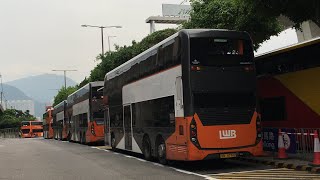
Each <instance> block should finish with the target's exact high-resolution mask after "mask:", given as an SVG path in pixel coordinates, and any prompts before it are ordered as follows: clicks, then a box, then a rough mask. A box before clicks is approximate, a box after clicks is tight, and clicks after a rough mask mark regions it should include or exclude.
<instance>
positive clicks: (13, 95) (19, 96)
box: [3, 84, 31, 101]
mask: <svg viewBox="0 0 320 180" xmlns="http://www.w3.org/2000/svg"><path fill="white" fill-rule="evenodd" d="M3 92H4V96H5V99H6V100H8V101H10V100H31V98H30V97H28V96H27V95H26V94H25V93H24V92H22V91H21V90H20V89H18V88H16V87H14V86H10V85H8V84H3Z"/></svg>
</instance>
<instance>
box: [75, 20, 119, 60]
mask: <svg viewBox="0 0 320 180" xmlns="http://www.w3.org/2000/svg"><path fill="white" fill-rule="evenodd" d="M81 27H94V28H100V31H101V45H102V47H101V48H102V49H101V55H102V56H103V55H104V43H103V29H105V28H122V26H93V25H87V24H83V25H81Z"/></svg>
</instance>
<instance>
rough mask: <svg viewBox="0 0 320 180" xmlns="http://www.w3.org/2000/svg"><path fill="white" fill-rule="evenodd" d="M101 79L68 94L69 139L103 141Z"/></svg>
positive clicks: (81, 141)
mask: <svg viewBox="0 0 320 180" xmlns="http://www.w3.org/2000/svg"><path fill="white" fill-rule="evenodd" d="M102 87H103V81H97V82H90V83H88V84H87V85H85V86H83V87H82V88H80V89H78V90H77V91H76V92H74V93H72V94H71V95H69V96H68V98H67V102H68V108H67V112H68V113H67V114H68V116H69V118H70V116H71V118H70V132H71V136H70V138H71V139H70V140H71V141H75V142H80V143H82V144H89V143H100V142H103V141H104V109H103V102H102V99H103V92H102V91H98V89H100V88H102Z"/></svg>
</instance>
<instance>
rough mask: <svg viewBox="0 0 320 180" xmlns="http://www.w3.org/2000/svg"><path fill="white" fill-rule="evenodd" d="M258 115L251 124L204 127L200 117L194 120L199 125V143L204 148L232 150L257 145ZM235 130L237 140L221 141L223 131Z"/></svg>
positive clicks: (254, 115)
mask: <svg viewBox="0 0 320 180" xmlns="http://www.w3.org/2000/svg"><path fill="white" fill-rule="evenodd" d="M256 118H257V113H254V114H253V117H252V119H251V123H250V124H235V125H216V126H203V125H202V123H201V121H200V119H199V117H198V115H197V114H195V116H194V119H195V121H196V123H197V129H198V131H197V132H198V141H199V143H200V146H201V147H202V148H232V147H240V146H249V145H253V144H255V140H256V135H257V131H256V121H255V119H256ZM229 130H235V133H236V134H235V135H236V138H230V139H221V138H220V133H221V135H223V131H229Z"/></svg>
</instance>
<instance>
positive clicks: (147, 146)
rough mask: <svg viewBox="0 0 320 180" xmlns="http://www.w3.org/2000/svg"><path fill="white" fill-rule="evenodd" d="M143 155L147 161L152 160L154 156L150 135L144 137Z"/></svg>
mask: <svg viewBox="0 0 320 180" xmlns="http://www.w3.org/2000/svg"><path fill="white" fill-rule="evenodd" d="M143 155H144V158H145V159H146V160H147V161H150V160H151V158H152V156H151V143H150V139H149V137H145V138H144V139H143Z"/></svg>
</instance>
